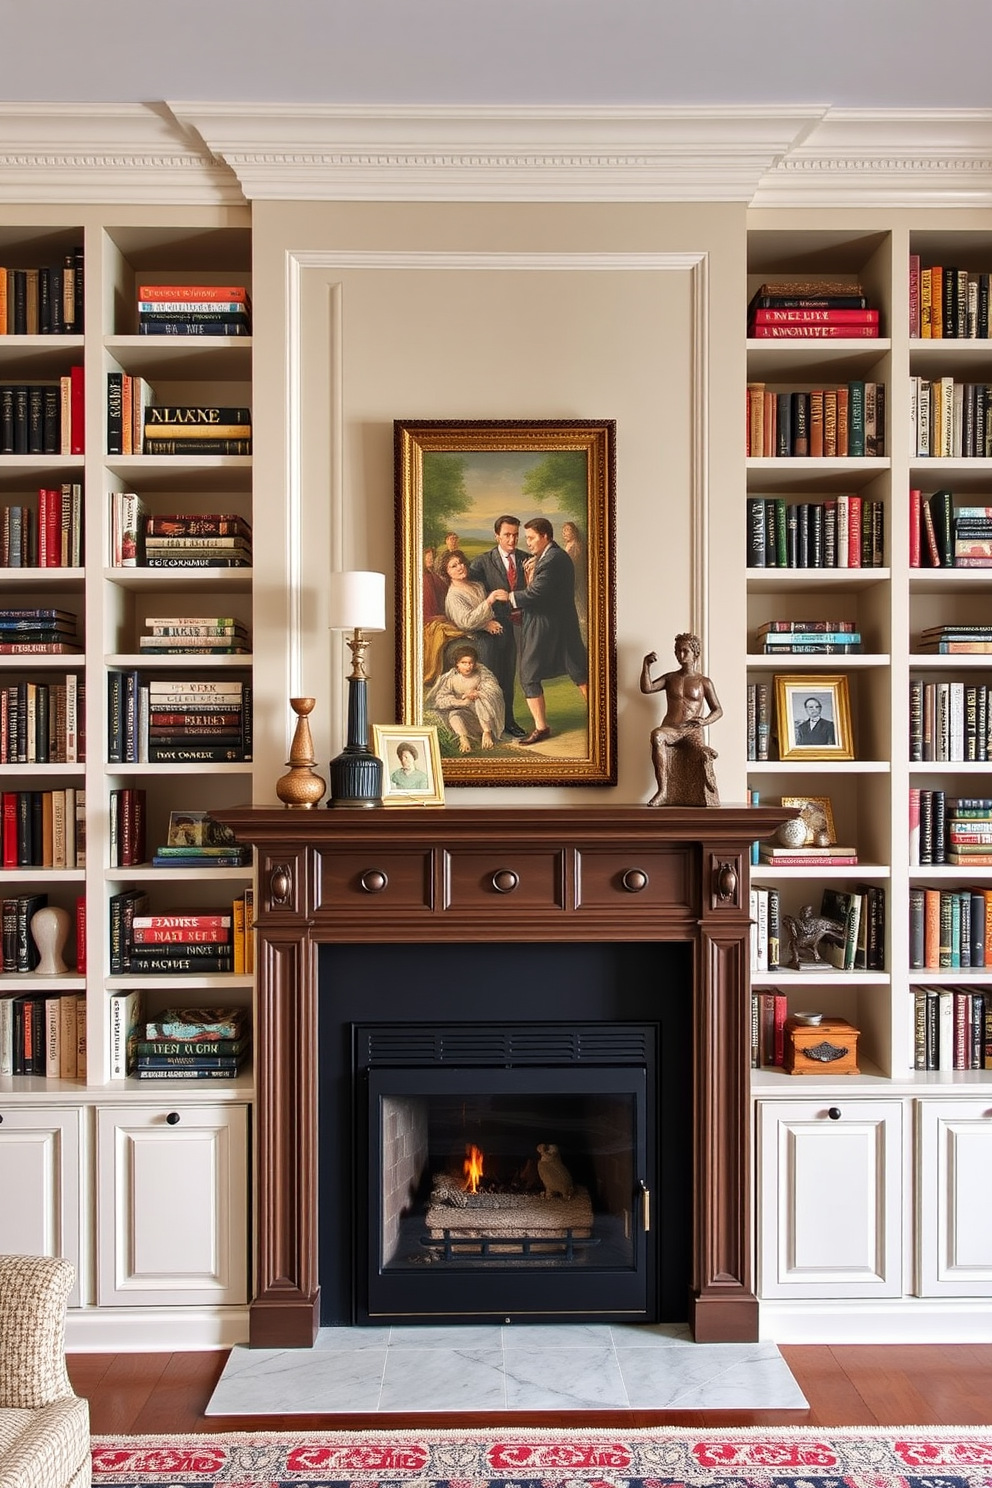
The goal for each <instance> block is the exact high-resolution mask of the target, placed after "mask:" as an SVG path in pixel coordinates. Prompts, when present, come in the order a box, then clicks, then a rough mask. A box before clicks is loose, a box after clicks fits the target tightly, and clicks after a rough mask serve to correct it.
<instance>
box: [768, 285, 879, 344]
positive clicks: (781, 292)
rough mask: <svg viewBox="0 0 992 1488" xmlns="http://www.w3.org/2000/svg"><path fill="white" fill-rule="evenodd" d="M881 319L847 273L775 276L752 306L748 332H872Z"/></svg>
mask: <svg viewBox="0 0 992 1488" xmlns="http://www.w3.org/2000/svg"><path fill="white" fill-rule="evenodd" d="M878 325H879V317H878V311H877V310H873V309H871V308H870V307H869V305H868V300H867V298H866V296H865V294H864V291H863V289H862V287H861V285H860V284H859V283H858V282H857V281H849V280H845V279H779V280H773V281H771V282H769V283H767V284H762V285H761V287H760V288H759V289H758V291H757V293H756V294H754V295H753V296H752V298H751V302H750V304H749V305H748V307H747V333H748V335H749V336H754V337H757V338H758V339H766V340H773V339H793V338H800V339H806V340H811V339H812V340H827V339H833V338H838V337H854V338H859V339H861V338H865V337H868V338H872V337H877V336H878V333H879V329H878Z"/></svg>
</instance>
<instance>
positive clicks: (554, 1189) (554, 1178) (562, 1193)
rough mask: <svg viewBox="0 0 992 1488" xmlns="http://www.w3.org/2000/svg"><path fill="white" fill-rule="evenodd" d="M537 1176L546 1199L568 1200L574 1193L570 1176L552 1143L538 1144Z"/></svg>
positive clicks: (573, 1185)
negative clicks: (542, 1186)
mask: <svg viewBox="0 0 992 1488" xmlns="http://www.w3.org/2000/svg"><path fill="white" fill-rule="evenodd" d="M537 1150H538V1152H539V1153H540V1154H541V1155H540V1157H539V1158H538V1159H537V1176H538V1177H539V1178H540V1180H541V1182H542V1183H543V1184H544V1197H545V1198H546V1199H555V1198H560V1199H570V1198H571V1197H572V1195H573V1194H574V1192H575V1184H574V1183H573V1182H572V1175H571V1173H570V1172H569V1171H568V1169H567V1168H566V1166H565V1164H564V1163H563V1162H562V1160H561V1153H560V1152H559V1151H558V1148H557V1146H556V1145H555V1143H554V1142H538V1144H537Z"/></svg>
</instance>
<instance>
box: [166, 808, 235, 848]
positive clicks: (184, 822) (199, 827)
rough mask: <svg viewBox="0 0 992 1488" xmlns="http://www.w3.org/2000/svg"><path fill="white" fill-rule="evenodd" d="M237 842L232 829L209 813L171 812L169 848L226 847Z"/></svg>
mask: <svg viewBox="0 0 992 1488" xmlns="http://www.w3.org/2000/svg"><path fill="white" fill-rule="evenodd" d="M235 840H236V839H235V836H234V833H233V832H232V831H231V829H230V827H225V826H224V825H223V823H222V822H218V821H214V819H213V817H212V816H211V815H210V814H209V812H207V811H170V812H169V837H168V846H169V847H224V846H226V844H227V843H229V842H234V841H235Z"/></svg>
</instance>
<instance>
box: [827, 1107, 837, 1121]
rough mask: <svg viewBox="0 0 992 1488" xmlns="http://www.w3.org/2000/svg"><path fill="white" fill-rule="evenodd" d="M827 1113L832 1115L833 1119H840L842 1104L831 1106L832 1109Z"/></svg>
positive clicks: (831, 1118)
mask: <svg viewBox="0 0 992 1488" xmlns="http://www.w3.org/2000/svg"><path fill="white" fill-rule="evenodd" d="M827 1115H828V1116H829V1117H830V1120H831V1121H839V1120H840V1106H831V1107H830V1110H829V1111H828V1112H827Z"/></svg>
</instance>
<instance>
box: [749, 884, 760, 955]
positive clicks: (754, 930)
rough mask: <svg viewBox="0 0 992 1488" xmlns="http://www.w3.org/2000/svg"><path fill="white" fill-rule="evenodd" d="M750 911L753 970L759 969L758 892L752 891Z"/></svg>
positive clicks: (750, 894)
mask: <svg viewBox="0 0 992 1488" xmlns="http://www.w3.org/2000/svg"><path fill="white" fill-rule="evenodd" d="M748 893H749V900H748V910H749V914H750V919H751V970H752V971H757V969H758V891H757V889H754V888H752V889H750V890H749V891H748Z"/></svg>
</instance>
